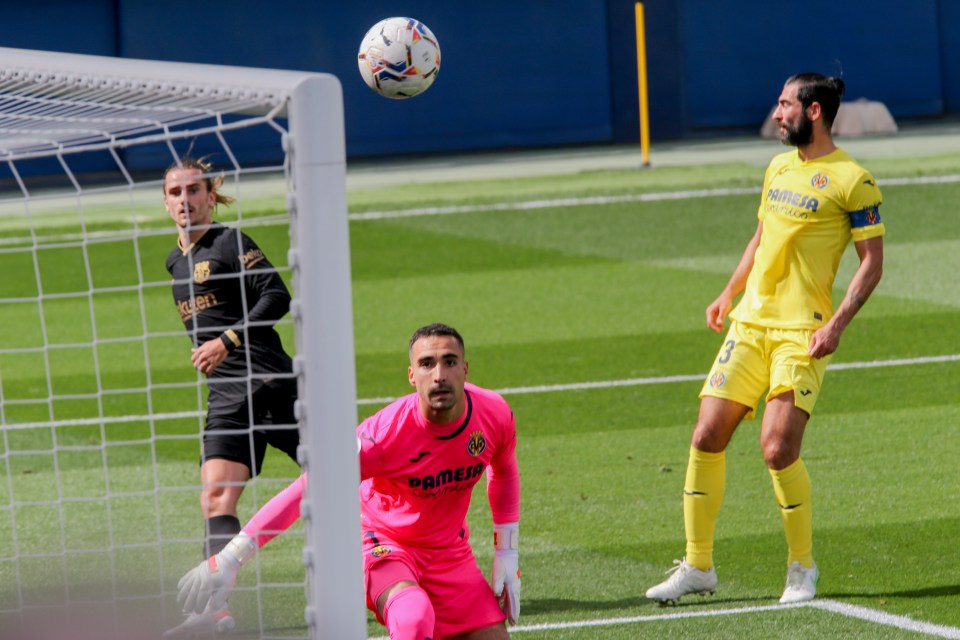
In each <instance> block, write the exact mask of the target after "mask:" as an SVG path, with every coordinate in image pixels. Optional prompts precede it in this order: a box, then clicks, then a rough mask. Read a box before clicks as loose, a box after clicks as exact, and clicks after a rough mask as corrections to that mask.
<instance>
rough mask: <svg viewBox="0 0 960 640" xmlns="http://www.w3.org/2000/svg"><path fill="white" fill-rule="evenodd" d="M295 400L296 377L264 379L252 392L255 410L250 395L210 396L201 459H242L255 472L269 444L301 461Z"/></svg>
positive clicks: (261, 464)
mask: <svg viewBox="0 0 960 640" xmlns="http://www.w3.org/2000/svg"><path fill="white" fill-rule="evenodd" d="M296 400H297V383H296V380H293V379H282V380H271V381H268V382H266V383H264V384H263V386H261V387H260V388H259V389H257V390H256V391H254V392H253V405H252V410H251V406H250V403H249V402H248V399H247V398H242V399H240V400H238V401H234V402H232V403H224V402H221V401H219V399H214V398H211V399H210V402H209V408H208V409H207V425H206V428H205V429H204V432H203V453H202V458H201V462H202V461H203V460H210V459H213V458H220V459H224V460H230V461H233V462H239V463H241V464H245V465H246V466H247V468H248V469H250V475H251V476H256V475H257V474H258V473H259V472H260V469H261V467H262V466H263V456H264V454H265V453H266V451H267V445H268V444H269V445H270V446H272V447H276V448H277V449H280V450H281V451H283V452H284V453H286V454H287V455H288V456H290V458H291V459H292V460H293V461H294V462H297V463H298V464H299V462H298V461H297V447H298V446H299V445H300V429H299V427H298V426H297V419H296V417H295V416H294V413H293V403H294V402H296ZM251 418H252V428H251Z"/></svg>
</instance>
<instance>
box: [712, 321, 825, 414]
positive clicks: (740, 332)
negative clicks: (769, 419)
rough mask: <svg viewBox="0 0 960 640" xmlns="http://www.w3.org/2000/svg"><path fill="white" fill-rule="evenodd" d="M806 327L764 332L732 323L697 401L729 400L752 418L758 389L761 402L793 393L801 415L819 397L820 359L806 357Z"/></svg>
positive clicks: (822, 368) (822, 360)
mask: <svg viewBox="0 0 960 640" xmlns="http://www.w3.org/2000/svg"><path fill="white" fill-rule="evenodd" d="M812 335H813V330H812V329H767V328H764V327H756V326H753V325H748V324H742V323H740V322H736V321H734V322H733V323H732V324H731V325H730V331H728V332H727V337H726V338H724V341H723V346H721V347H720V353H718V354H717V359H716V360H714V361H713V368H712V369H711V370H710V375H708V376H707V379H706V381H705V382H704V383H703V389H701V391H700V397H701V398H702V397H704V396H712V397H714V398H724V399H726V400H733V401H734V402H739V403H740V404H742V405H745V406H747V407H750V412H749V413H748V414H747V416H746V417H747V419H750V418H752V417H753V414H754V412H755V411H756V409H757V405H758V404H759V402H760V397H761V396H762V395H763V392H764V391H767V390H768V389H769V391H768V392H767V400H769V399H770V398H775V397H777V396H779V395H781V394H783V393H786V392H787V391H793V404H794V405H796V407H797V408H798V409H802V410H803V411H805V412H806V413H807V415H812V414H813V406H814V405H815V404H816V403H817V397H818V396H819V395H820V386H821V385H822V384H823V374H824V372H825V371H826V369H827V362H829V361H830V356H827V357H826V358H819V359H818V358H812V357H810V355H809V354H808V353H807V350H808V349H809V348H810V338H811V336H812Z"/></svg>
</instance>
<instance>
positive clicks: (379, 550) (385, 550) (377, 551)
mask: <svg viewBox="0 0 960 640" xmlns="http://www.w3.org/2000/svg"><path fill="white" fill-rule="evenodd" d="M392 551H393V549H391V548H390V547H388V546H387V545H385V544H378V545H377V546H375V547H374V548H373V549H371V550H370V555H372V556H373V557H374V558H382V557H383V556H387V555H390V553H391V552H392Z"/></svg>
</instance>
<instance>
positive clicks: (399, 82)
mask: <svg viewBox="0 0 960 640" xmlns="http://www.w3.org/2000/svg"><path fill="white" fill-rule="evenodd" d="M357 65H358V66H359V67H360V75H361V76H363V81H364V82H366V83H367V86H368V87H370V88H371V89H373V90H374V91H376V92H377V93H379V94H380V95H382V96H384V97H387V98H394V99H398V100H399V99H403V98H412V97H413V96H415V95H417V94H420V93H423V92H424V91H426V90H427V89H428V88H429V87H430V85H432V84H433V81H434V80H436V79H437V73H439V72H440V45H439V44H438V43H437V38H436V37H435V36H434V35H433V32H431V31H430V29H428V28H427V25H425V24H423V23H422V22H420V21H419V20H414V19H413V18H387V19H386V20H381V21H380V22H378V23H377V24H375V25H373V26H372V27H370V30H369V31H367V35H365V36H363V41H362V42H361V43H360V51H359V52H358V53H357Z"/></svg>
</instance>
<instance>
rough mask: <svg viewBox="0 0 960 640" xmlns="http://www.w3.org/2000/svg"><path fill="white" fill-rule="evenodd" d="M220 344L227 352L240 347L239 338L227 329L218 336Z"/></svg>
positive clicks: (234, 332) (235, 333)
mask: <svg viewBox="0 0 960 640" xmlns="http://www.w3.org/2000/svg"><path fill="white" fill-rule="evenodd" d="M220 342H222V343H223V346H225V347H226V348H227V351H233V350H234V349H236V348H237V347H239V346H240V344H241V343H240V336H238V335H237V332H236V331H234V330H233V329H227V330H226V331H224V332H223V333H221V334H220Z"/></svg>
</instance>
